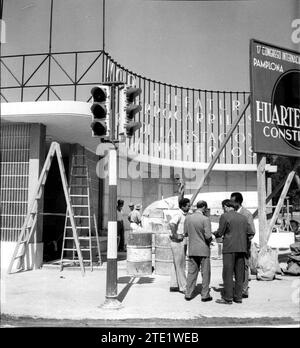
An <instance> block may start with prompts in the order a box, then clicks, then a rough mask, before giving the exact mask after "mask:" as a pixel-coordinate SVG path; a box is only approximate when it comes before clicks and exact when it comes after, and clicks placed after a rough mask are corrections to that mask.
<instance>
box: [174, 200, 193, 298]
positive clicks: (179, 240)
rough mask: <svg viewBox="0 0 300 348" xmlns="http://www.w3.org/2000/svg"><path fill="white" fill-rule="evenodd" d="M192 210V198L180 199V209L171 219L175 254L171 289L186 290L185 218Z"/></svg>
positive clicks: (183, 291) (182, 291)
mask: <svg viewBox="0 0 300 348" xmlns="http://www.w3.org/2000/svg"><path fill="white" fill-rule="evenodd" d="M189 210H190V200H189V199H188V198H182V199H180V201H179V210H178V213H177V214H175V215H174V216H173V217H172V219H171V220H170V222H169V224H170V229H171V235H170V244H171V250H172V254H173V264H172V268H171V280H170V291H171V292H175V291H179V292H181V293H185V291H186V274H185V256H186V243H185V238H184V220H185V216H186V214H187V213H188V211H189Z"/></svg>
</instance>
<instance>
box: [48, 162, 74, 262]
mask: <svg viewBox="0 0 300 348" xmlns="http://www.w3.org/2000/svg"><path fill="white" fill-rule="evenodd" d="M63 162H64V166H65V172H66V174H67V173H68V167H69V158H68V157H64V158H63ZM65 214H66V200H65V196H64V190H63V186H62V181H61V176H60V172H59V166H58V162H57V158H56V156H54V158H53V160H52V164H51V167H50V170H49V173H48V177H47V180H46V184H45V189H44V218H43V243H44V254H43V261H44V262H49V261H54V260H58V259H60V257H61V250H62V242H63V233H64V225H65Z"/></svg>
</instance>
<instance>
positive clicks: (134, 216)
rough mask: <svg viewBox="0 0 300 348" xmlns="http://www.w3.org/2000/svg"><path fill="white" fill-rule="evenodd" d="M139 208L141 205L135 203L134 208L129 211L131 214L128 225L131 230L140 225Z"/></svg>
mask: <svg viewBox="0 0 300 348" xmlns="http://www.w3.org/2000/svg"><path fill="white" fill-rule="evenodd" d="M140 210H141V205H140V204H136V205H135V209H134V210H133V211H132V212H131V215H130V219H131V223H130V227H131V228H132V229H133V230H136V229H137V228H138V227H141V226H142V216H141V213H140Z"/></svg>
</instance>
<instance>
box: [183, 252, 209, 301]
mask: <svg viewBox="0 0 300 348" xmlns="http://www.w3.org/2000/svg"><path fill="white" fill-rule="evenodd" d="M199 270H201V276H202V290H201V297H202V298H207V297H209V283H210V258H209V257H204V256H189V261H188V275H187V284H186V293H185V296H186V297H191V296H192V293H193V291H194V289H195V287H196V284H197V278H198V274H199Z"/></svg>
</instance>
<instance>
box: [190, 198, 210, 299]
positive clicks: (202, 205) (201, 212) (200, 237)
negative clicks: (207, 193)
mask: <svg viewBox="0 0 300 348" xmlns="http://www.w3.org/2000/svg"><path fill="white" fill-rule="evenodd" d="M206 212H207V203H206V202H205V201H199V202H198V203H197V209H196V211H195V212H194V213H193V214H191V215H187V216H186V218H185V220H184V233H185V235H187V236H188V237H189V239H188V254H189V260H188V275H187V285H186V293H185V299H186V300H187V301H189V300H191V299H192V298H193V296H192V295H193V291H194V289H195V287H196V283H197V278H198V274H199V270H200V269H201V275H202V290H201V301H202V302H207V301H211V300H212V297H211V296H210V293H209V283H210V243H211V241H212V233H211V222H210V219H209V218H208V217H207V216H205V214H206Z"/></svg>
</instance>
